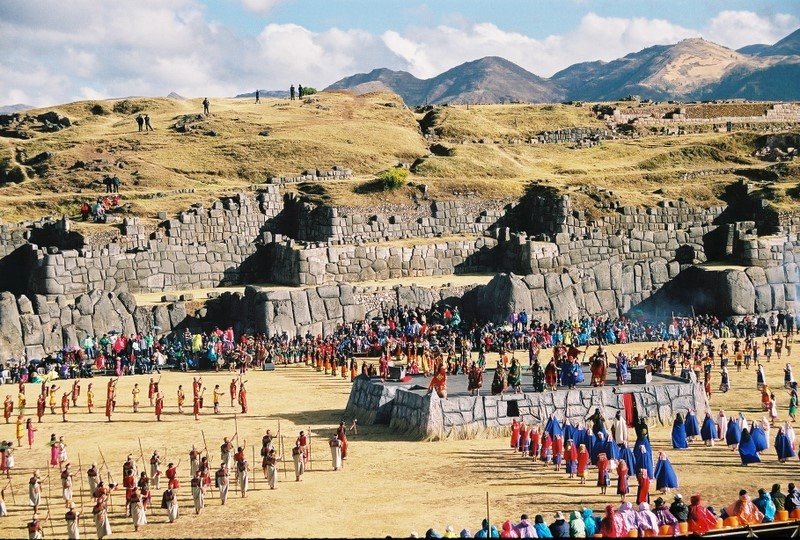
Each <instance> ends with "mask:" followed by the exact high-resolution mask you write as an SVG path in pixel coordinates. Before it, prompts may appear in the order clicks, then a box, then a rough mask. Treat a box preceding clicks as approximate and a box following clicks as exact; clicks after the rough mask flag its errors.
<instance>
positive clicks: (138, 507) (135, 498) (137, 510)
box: [130, 488, 147, 531]
mask: <svg viewBox="0 0 800 540" xmlns="http://www.w3.org/2000/svg"><path fill="white" fill-rule="evenodd" d="M130 507H131V520H132V521H133V530H134V531H138V530H139V527H141V526H142V525H147V514H146V513H145V510H144V504H142V498H141V496H140V495H139V489H138V488H133V493H132V494H131V502H130Z"/></svg>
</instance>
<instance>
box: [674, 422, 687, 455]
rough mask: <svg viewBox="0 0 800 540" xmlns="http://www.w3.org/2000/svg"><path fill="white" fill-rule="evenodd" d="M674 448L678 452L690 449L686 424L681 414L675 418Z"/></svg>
mask: <svg viewBox="0 0 800 540" xmlns="http://www.w3.org/2000/svg"><path fill="white" fill-rule="evenodd" d="M672 448H675V449H676V450H686V449H687V448H689V443H688V442H686V424H685V423H684V421H683V416H682V415H681V413H678V414H677V415H676V416H675V421H674V422H673V423H672Z"/></svg>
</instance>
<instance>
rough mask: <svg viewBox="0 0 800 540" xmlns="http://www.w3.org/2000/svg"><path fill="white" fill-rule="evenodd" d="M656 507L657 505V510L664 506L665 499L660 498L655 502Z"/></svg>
mask: <svg viewBox="0 0 800 540" xmlns="http://www.w3.org/2000/svg"><path fill="white" fill-rule="evenodd" d="M655 505H656V508H658V507H660V506H664V499H662V498H661V497H659V498H658V499H656V500H655Z"/></svg>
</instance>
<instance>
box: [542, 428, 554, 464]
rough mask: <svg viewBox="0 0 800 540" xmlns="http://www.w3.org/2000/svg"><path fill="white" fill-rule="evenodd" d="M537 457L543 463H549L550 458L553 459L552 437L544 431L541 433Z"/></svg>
mask: <svg viewBox="0 0 800 540" xmlns="http://www.w3.org/2000/svg"><path fill="white" fill-rule="evenodd" d="M539 459H541V460H542V462H543V463H544V464H545V465H549V464H550V460H551V459H553V439H551V438H550V434H549V433H547V432H546V431H545V432H544V434H543V435H542V451H541V452H540V453H539Z"/></svg>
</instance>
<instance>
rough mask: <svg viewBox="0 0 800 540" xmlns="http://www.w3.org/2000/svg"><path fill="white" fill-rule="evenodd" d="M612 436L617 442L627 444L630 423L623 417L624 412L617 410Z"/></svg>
mask: <svg viewBox="0 0 800 540" xmlns="http://www.w3.org/2000/svg"><path fill="white" fill-rule="evenodd" d="M611 436H612V437H613V438H614V442H615V443H617V444H626V443H627V442H628V425H627V424H626V423H625V419H624V418H622V413H621V412H620V411H617V415H616V416H615V417H614V420H613V421H612V422H611Z"/></svg>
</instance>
